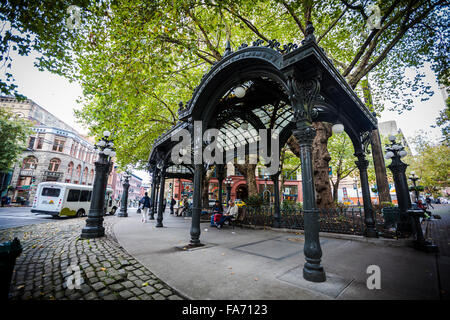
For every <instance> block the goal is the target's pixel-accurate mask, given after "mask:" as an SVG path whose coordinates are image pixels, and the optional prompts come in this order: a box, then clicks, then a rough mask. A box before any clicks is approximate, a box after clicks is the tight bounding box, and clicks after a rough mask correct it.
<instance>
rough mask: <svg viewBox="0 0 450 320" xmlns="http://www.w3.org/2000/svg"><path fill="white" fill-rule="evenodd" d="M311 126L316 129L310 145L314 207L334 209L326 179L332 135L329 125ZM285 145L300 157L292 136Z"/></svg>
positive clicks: (298, 147) (318, 124) (319, 123)
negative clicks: (314, 193)
mask: <svg viewBox="0 0 450 320" xmlns="http://www.w3.org/2000/svg"><path fill="white" fill-rule="evenodd" d="M313 126H314V128H315V129H316V137H315V138H314V141H313V145H312V152H313V166H314V186H315V189H316V206H317V208H334V202H333V196H332V194H331V184H330V180H329V177H328V162H329V161H330V160H331V157H330V154H329V153H328V148H327V143H328V139H329V138H330V137H331V134H332V132H331V124H329V123H323V122H315V123H313ZM287 144H288V145H289V148H290V149H291V151H292V152H293V153H294V154H295V155H296V156H297V157H300V146H299V144H298V141H297V139H296V138H295V137H294V136H291V137H290V138H289V139H288V141H287Z"/></svg>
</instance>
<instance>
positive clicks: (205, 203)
mask: <svg viewBox="0 0 450 320" xmlns="http://www.w3.org/2000/svg"><path fill="white" fill-rule="evenodd" d="M211 173H212V171H210V173H208V172H205V174H204V175H203V181H202V184H203V185H202V207H203V208H209V180H210V179H211Z"/></svg>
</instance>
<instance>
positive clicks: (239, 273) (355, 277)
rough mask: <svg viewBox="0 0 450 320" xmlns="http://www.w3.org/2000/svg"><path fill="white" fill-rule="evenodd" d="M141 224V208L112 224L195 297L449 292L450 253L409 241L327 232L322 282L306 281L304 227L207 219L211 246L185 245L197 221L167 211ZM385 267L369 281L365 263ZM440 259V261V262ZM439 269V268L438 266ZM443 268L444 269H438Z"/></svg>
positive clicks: (429, 295) (160, 273) (145, 260)
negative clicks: (374, 283)
mask: <svg viewBox="0 0 450 320" xmlns="http://www.w3.org/2000/svg"><path fill="white" fill-rule="evenodd" d="M155 224H156V221H155V220H153V221H150V222H148V223H146V224H143V223H141V215H140V214H136V211H135V209H131V210H129V217H127V218H121V219H120V221H118V222H117V223H116V224H115V225H114V233H115V236H116V238H117V240H118V241H119V243H120V244H121V245H122V246H123V247H124V248H125V250H127V251H128V253H130V254H131V255H132V256H133V257H134V258H135V259H137V260H138V261H139V262H141V263H142V264H143V265H144V266H146V267H147V268H148V269H149V270H150V271H151V272H153V273H154V274H155V275H156V276H157V277H158V278H160V279H161V280H162V281H164V282H166V283H167V284H168V285H169V286H171V287H173V288H174V289H176V290H178V291H179V292H180V293H181V294H184V295H185V296H187V297H189V298H191V299H219V300H220V299H233V300H238V299H281V300H287V299H439V281H438V278H440V286H441V292H442V294H443V296H444V298H448V292H450V272H449V270H450V257H448V256H439V257H436V256H435V255H434V254H426V253H422V252H419V251H416V250H414V249H412V248H409V247H395V246H387V245H386V244H384V243H383V241H382V240H380V241H378V242H376V243H367V242H364V241H355V240H348V239H336V238H331V237H321V245H322V252H323V257H322V264H323V266H324V268H325V271H326V273H327V281H326V282H324V283H311V282H307V281H305V280H303V277H302V268H303V264H304V261H305V260H304V256H303V242H304V237H303V235H302V234H299V233H298V234H296V233H285V232H279V231H272V230H252V229H241V228H239V227H237V228H236V229H234V230H233V229H232V228H229V227H228V228H226V227H225V228H223V229H221V230H217V229H216V228H214V227H210V226H209V223H202V224H201V231H202V233H201V236H200V240H201V241H202V243H203V244H205V246H203V247H200V248H196V249H192V250H183V246H184V245H187V244H188V243H189V240H190V234H189V230H190V225H191V220H190V219H188V218H183V217H173V216H172V215H170V214H169V213H168V212H166V213H165V215H164V221H163V224H164V228H156V227H155ZM370 265H377V266H379V267H380V269H381V289H380V290H376V289H375V290H369V289H368V288H367V286H366V281H367V278H368V277H369V276H370V275H369V274H367V273H366V271H367V267H368V266H370ZM438 266H439V268H438ZM438 270H439V272H438ZM438 273H439V276H438Z"/></svg>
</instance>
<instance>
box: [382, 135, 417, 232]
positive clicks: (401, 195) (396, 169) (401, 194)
mask: <svg viewBox="0 0 450 320" xmlns="http://www.w3.org/2000/svg"><path fill="white" fill-rule="evenodd" d="M395 139H396V138H395V136H393V135H391V136H389V141H391V145H390V146H386V154H385V158H386V159H392V162H391V164H390V165H389V166H388V168H389V170H391V171H392V175H393V178H394V184H395V193H396V194H397V201H398V208H399V210H400V221H402V222H404V226H405V229H406V230H405V231H410V230H411V228H410V227H409V226H410V224H408V223H406V222H409V220H410V217H409V215H408V213H407V211H408V210H409V209H410V208H411V198H410V196H409V190H408V181H407V179H406V174H405V172H406V168H407V167H408V165H407V164H406V163H404V162H403V161H402V160H400V158H403V157H405V156H406V155H407V152H406V151H405V150H404V149H405V147H403V146H402V145H401V144H399V143H397V142H396V141H395Z"/></svg>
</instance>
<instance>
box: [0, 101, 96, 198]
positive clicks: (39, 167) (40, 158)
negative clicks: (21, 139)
mask: <svg viewBox="0 0 450 320" xmlns="http://www.w3.org/2000/svg"><path fill="white" fill-rule="evenodd" d="M0 107H1V108H4V109H7V110H9V111H11V112H13V113H15V114H17V115H19V116H20V117H22V118H25V119H27V120H29V121H30V122H32V123H33V124H34V127H33V128H32V130H33V133H32V134H31V135H30V137H29V139H28V145H27V150H26V151H24V152H23V153H22V154H21V155H20V157H19V160H18V161H17V163H16V164H15V165H14V168H13V174H12V179H11V185H12V186H13V187H14V190H13V191H12V194H11V193H10V196H11V197H12V201H13V202H14V201H16V200H17V198H18V197H22V198H23V199H25V201H30V200H31V199H32V198H33V197H34V194H35V192H36V187H37V185H38V184H39V183H40V182H43V181H59V182H70V183H75V184H84V185H91V184H92V183H93V181H94V171H95V168H94V162H95V160H96V159H97V157H98V154H97V151H96V150H94V145H93V141H92V138H89V137H85V136H83V135H81V134H80V133H78V132H77V131H76V130H75V129H74V128H72V127H71V126H69V125H67V124H66V123H64V122H63V121H61V120H60V119H58V118H57V117H55V116H54V115H52V114H51V113H50V112H48V111H47V110H45V109H44V108H42V107H41V106H39V105H38V104H36V103H35V102H34V101H32V100H30V99H27V100H25V101H18V100H16V99H15V98H14V97H5V96H3V97H0Z"/></svg>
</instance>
